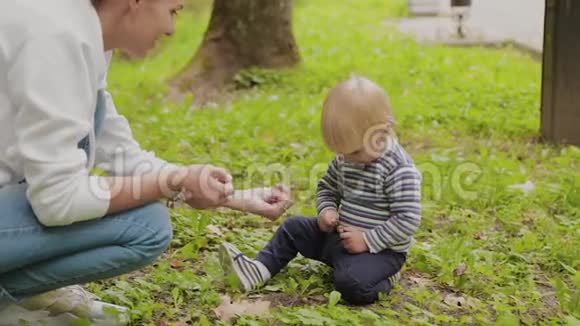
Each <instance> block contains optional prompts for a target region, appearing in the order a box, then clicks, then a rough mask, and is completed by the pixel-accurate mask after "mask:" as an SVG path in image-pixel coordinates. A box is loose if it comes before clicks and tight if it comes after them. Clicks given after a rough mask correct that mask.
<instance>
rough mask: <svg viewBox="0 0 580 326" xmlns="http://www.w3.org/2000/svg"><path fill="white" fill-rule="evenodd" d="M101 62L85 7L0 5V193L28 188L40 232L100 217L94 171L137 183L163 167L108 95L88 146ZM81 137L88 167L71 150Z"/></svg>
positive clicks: (101, 197) (63, 2)
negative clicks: (24, 185) (134, 179)
mask: <svg viewBox="0 0 580 326" xmlns="http://www.w3.org/2000/svg"><path fill="white" fill-rule="evenodd" d="M108 59H110V53H109V54H105V52H104V49H103V38H102V32H101V26H100V21H99V19H98V16H97V13H96V11H95V9H94V8H93V7H92V5H91V3H90V0H41V1H39V0H10V1H8V0H4V1H0V188H1V187H3V186H6V185H11V184H16V183H18V182H19V181H21V180H23V179H26V182H27V183H28V189H27V193H26V195H27V198H28V200H29V202H30V205H31V207H32V209H33V210H34V212H35V214H36V216H37V217H38V219H39V221H40V222H41V223H43V224H44V225H47V226H60V225H68V224H72V223H75V222H80V221H86V220H91V219H96V218H100V217H103V216H104V215H105V214H106V212H107V210H108V208H109V203H110V198H111V190H110V189H109V187H108V186H107V184H106V182H105V181H104V179H103V178H102V177H97V176H90V174H89V172H90V171H91V169H92V168H93V167H95V166H97V167H99V168H102V169H104V170H105V171H107V172H109V173H110V174H112V175H136V174H140V173H145V172H150V171H158V170H160V169H161V168H162V167H165V166H166V164H167V163H166V162H164V161H163V160H161V159H158V158H156V157H155V155H153V154H152V153H149V152H145V151H143V150H141V148H140V147H139V145H138V144H137V142H135V140H134V139H133V136H132V133H131V130H130V128H129V124H128V123H127V120H126V119H125V118H124V117H122V116H121V115H119V114H118V113H117V110H116V108H115V106H114V104H113V101H112V99H111V96H110V94H108V93H106V98H107V101H106V102H107V105H106V115H105V121H104V124H103V127H102V128H103V129H102V131H101V133H100V134H99V137H98V138H97V139H96V146H94V144H95V134H94V130H93V119H94V112H95V108H96V101H97V93H98V91H99V90H101V89H104V88H105V87H106V82H105V80H106V73H107V69H108ZM87 135H89V138H90V139H91V151H90V154H89V155H88V157H87V155H86V153H85V152H84V151H83V150H82V149H79V148H78V143H79V141H80V140H81V139H83V138H85V137H86V136H87ZM1 211H2V208H1V207H0V218H2V215H1Z"/></svg>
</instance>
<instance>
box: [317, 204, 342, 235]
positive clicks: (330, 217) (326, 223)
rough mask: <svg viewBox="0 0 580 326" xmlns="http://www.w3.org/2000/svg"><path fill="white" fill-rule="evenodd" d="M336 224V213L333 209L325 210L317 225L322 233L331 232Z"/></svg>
mask: <svg viewBox="0 0 580 326" xmlns="http://www.w3.org/2000/svg"><path fill="white" fill-rule="evenodd" d="M337 224H338V212H337V211H336V210H334V209H327V210H325V211H324V212H322V214H321V215H320V217H319V218H318V225H319V226H320V230H322V232H332V231H333V230H335V229H336V225H337Z"/></svg>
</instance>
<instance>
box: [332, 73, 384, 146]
mask: <svg viewBox="0 0 580 326" xmlns="http://www.w3.org/2000/svg"><path fill="white" fill-rule="evenodd" d="M321 122H322V126H321V127H322V135H323V138H324V142H325V143H326V145H327V146H328V147H329V149H331V150H332V151H334V152H335V153H340V154H349V153H352V152H354V151H357V150H359V149H361V148H362V147H363V146H366V145H367V144H366V143H367V142H378V141H382V140H384V139H385V137H386V136H387V135H391V136H394V131H393V127H394V125H395V119H394V117H393V115H392V113H391V105H390V101H389V97H388V96H387V93H386V92H385V90H384V89H382V88H381V87H380V86H378V85H377V84H375V83H374V82H372V81H370V80H369V79H367V78H364V77H359V76H353V77H351V78H350V79H348V80H346V81H343V82H341V83H339V84H338V85H336V86H335V87H334V88H332V89H331V90H330V92H329V93H328V96H327V97H326V100H325V101H324V105H323V109H322V121H321ZM378 138H381V139H378Z"/></svg>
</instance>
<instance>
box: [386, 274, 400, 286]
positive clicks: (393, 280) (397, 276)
mask: <svg viewBox="0 0 580 326" xmlns="http://www.w3.org/2000/svg"><path fill="white" fill-rule="evenodd" d="M388 280H389V283H391V287H393V286H395V284H398V283H399V281H400V280H401V272H397V273H395V274H394V275H391V276H389V278H388Z"/></svg>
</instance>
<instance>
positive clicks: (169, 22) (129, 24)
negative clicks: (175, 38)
mask: <svg viewBox="0 0 580 326" xmlns="http://www.w3.org/2000/svg"><path fill="white" fill-rule="evenodd" d="M182 8H183V0H131V4H130V6H129V10H128V12H127V14H126V15H125V19H126V20H125V24H124V25H125V26H126V28H125V30H126V32H127V33H126V34H127V35H125V42H124V44H125V46H124V50H126V51H127V52H129V54H130V55H132V56H135V57H144V56H145V55H146V54H147V52H148V51H149V50H151V49H153V48H154V47H155V45H156V44H157V41H158V40H159V39H160V38H161V37H163V36H169V35H172V34H173V33H174V32H175V16H176V15H177V13H178V12H179V11H180V10H181V9H182Z"/></svg>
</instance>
